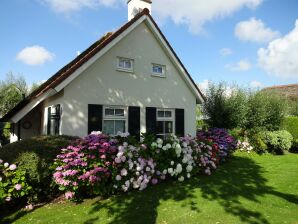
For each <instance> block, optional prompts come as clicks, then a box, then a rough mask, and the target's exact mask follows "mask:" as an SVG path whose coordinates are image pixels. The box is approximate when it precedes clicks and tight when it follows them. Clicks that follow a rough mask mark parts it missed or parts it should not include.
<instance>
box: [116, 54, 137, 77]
mask: <svg viewBox="0 0 298 224" xmlns="http://www.w3.org/2000/svg"><path fill="white" fill-rule="evenodd" d="M121 60H129V61H130V63H131V68H124V67H121V66H120V61H121ZM116 67H117V70H118V71H122V72H130V73H132V72H133V71H134V59H132V58H126V57H117V66H116Z"/></svg>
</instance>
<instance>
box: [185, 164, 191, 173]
mask: <svg viewBox="0 0 298 224" xmlns="http://www.w3.org/2000/svg"><path fill="white" fill-rule="evenodd" d="M186 171H187V172H188V173H189V172H191V171H192V166H191V165H188V166H187V167H186Z"/></svg>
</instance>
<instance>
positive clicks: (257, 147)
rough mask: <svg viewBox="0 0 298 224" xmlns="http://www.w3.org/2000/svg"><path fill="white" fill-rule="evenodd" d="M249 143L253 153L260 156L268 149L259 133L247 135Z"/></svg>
mask: <svg viewBox="0 0 298 224" xmlns="http://www.w3.org/2000/svg"><path fill="white" fill-rule="evenodd" d="M249 143H250V144H251V146H252V147H253V149H254V151H255V152H257V153H259V154H262V153H265V152H266V151H267V149H268V147H267V145H266V143H265V142H264V140H263V135H262V134H261V133H253V134H250V135H249Z"/></svg>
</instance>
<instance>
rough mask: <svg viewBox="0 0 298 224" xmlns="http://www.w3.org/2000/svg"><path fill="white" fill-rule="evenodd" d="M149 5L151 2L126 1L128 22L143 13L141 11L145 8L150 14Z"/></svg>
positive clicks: (142, 0)
mask: <svg viewBox="0 0 298 224" xmlns="http://www.w3.org/2000/svg"><path fill="white" fill-rule="evenodd" d="M151 4H152V1H151V0H128V1H127V6H128V21H130V20H131V19H133V18H134V17H135V15H137V14H138V13H139V12H141V11H143V9H145V8H147V9H149V12H150V14H151Z"/></svg>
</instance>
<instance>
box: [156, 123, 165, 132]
mask: <svg viewBox="0 0 298 224" xmlns="http://www.w3.org/2000/svg"><path fill="white" fill-rule="evenodd" d="M163 125H164V121H157V122H156V133H158V134H163Z"/></svg>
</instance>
